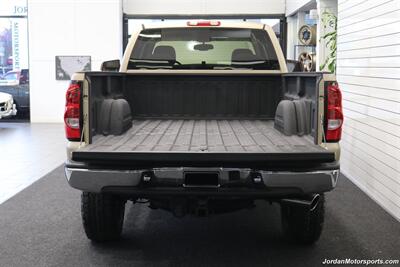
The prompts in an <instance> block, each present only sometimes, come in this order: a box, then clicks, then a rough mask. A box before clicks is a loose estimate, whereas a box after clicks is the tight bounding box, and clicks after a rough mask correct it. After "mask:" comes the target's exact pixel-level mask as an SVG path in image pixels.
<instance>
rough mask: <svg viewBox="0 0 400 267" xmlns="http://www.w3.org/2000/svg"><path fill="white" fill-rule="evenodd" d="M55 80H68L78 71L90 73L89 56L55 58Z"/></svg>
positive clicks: (90, 63)
mask: <svg viewBox="0 0 400 267" xmlns="http://www.w3.org/2000/svg"><path fill="white" fill-rule="evenodd" d="M55 61H56V80H70V79H71V77H72V74H74V73H75V72H78V71H90V70H91V68H92V62H91V57H90V56H56V60H55Z"/></svg>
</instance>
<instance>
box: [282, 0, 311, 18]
mask: <svg viewBox="0 0 400 267" xmlns="http://www.w3.org/2000/svg"><path fill="white" fill-rule="evenodd" d="M313 1H315V0H286V1H285V2H286V4H285V6H286V7H285V14H286V16H291V15H294V13H296V11H297V10H299V9H300V8H302V7H303V6H305V5H307V4H309V3H310V2H313Z"/></svg>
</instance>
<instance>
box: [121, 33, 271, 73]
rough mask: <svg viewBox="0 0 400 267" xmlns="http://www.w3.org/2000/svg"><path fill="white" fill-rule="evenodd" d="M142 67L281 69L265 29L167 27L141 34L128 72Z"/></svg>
mask: <svg viewBox="0 0 400 267" xmlns="http://www.w3.org/2000/svg"><path fill="white" fill-rule="evenodd" d="M141 68H153V69H157V68H173V69H265V70H278V69H279V63H278V60H277V56H276V53H275V49H274V47H273V46H272V43H271V40H270V38H269V36H268V34H267V33H266V32H265V31H264V30H257V29H239V28H238V29H232V28H172V29H171V28H167V29H148V30H143V31H142V32H141V33H140V34H139V37H138V39H137V41H136V43H135V46H134V48H133V51H132V54H131V57H130V62H129V65H128V69H141Z"/></svg>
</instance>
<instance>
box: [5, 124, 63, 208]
mask: <svg viewBox="0 0 400 267" xmlns="http://www.w3.org/2000/svg"><path fill="white" fill-rule="evenodd" d="M65 145H66V139H65V137H64V125H63V124H61V123H60V124H58V123H57V124H47V123H46V124H44V123H40V124H39V123H36V124H35V123H32V124H30V123H0V155H1V156H0V172H1V175H0V203H3V202H4V201H6V200H7V199H9V198H10V197H12V196H14V195H15V194H17V193H18V192H20V191H21V190H23V189H24V188H26V187H28V186H29V185H31V184H32V183H33V182H35V181H36V180H38V179H39V178H41V177H43V176H44V175H46V174H47V173H48V172H50V171H52V170H53V169H54V168H56V167H57V166H59V165H60V164H61V163H62V162H64V161H65V159H66V152H65Z"/></svg>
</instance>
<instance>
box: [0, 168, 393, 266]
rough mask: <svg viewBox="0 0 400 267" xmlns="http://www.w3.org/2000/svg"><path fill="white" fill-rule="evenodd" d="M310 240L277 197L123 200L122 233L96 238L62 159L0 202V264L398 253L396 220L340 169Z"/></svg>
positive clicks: (314, 261)
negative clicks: (220, 202) (243, 206)
mask: <svg viewBox="0 0 400 267" xmlns="http://www.w3.org/2000/svg"><path fill="white" fill-rule="evenodd" d="M326 199H327V200H326V203H327V205H326V218H325V229H324V231H323V233H322V236H321V239H320V240H319V242H318V243H317V244H316V245H315V246H311V247H302V246H300V245H296V244H292V243H290V242H289V241H287V240H285V239H284V238H283V236H282V233H281V227H280V214H279V208H278V206H277V205H269V204H268V203H266V202H263V201H259V202H258V203H257V207H256V208H254V209H251V210H242V211H239V212H235V213H230V214H224V215H219V216H211V217H208V218H193V217H184V218H181V219H178V218H175V217H173V215H172V214H170V213H167V212H165V211H162V210H151V209H149V208H148V207H147V204H137V205H132V204H131V203H129V204H128V205H127V206H126V217H125V222H124V231H123V237H122V240H120V241H117V242H110V243H105V244H102V245H96V244H94V243H91V242H90V241H89V240H88V239H87V238H86V236H85V234H84V231H83V229H82V222H81V217H80V193H79V192H78V191H77V190H74V189H72V188H70V187H68V185H67V183H66V181H65V178H64V173H63V168H62V166H60V167H59V168H57V169H55V170H54V171H52V172H50V173H49V174H48V175H46V176H45V177H43V178H42V179H40V180H39V181H37V182H36V183H34V184H33V185H32V186H30V187H28V188H27V189H25V190H23V191H22V192H20V193H19V194H17V195H16V196H15V197H13V198H11V199H9V200H8V201H6V202H5V203H3V204H1V205H0V259H1V261H0V265H1V266H146V267H147V266H287V267H290V266H296V267H301V266H304V267H310V266H321V265H322V262H323V261H324V259H330V260H333V259H337V258H338V259H346V258H350V259H398V258H399V257H400V251H399V247H400V239H399V234H400V224H399V222H398V221H396V220H395V219H394V218H393V217H391V216H390V215H389V214H388V213H386V212H385V211H384V210H383V209H381V208H380V207H379V206H378V205H377V204H376V203H375V202H373V201H372V200H371V199H370V198H369V197H368V196H366V195H365V194H364V193H362V192H361V191H360V190H359V189H358V188H357V187H356V186H355V185H354V184H352V183H351V182H350V181H349V180H347V179H346V178H345V177H343V176H341V177H340V179H339V183H338V187H337V188H336V190H334V191H333V192H331V193H328V194H327V197H326Z"/></svg>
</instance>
